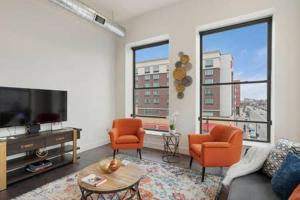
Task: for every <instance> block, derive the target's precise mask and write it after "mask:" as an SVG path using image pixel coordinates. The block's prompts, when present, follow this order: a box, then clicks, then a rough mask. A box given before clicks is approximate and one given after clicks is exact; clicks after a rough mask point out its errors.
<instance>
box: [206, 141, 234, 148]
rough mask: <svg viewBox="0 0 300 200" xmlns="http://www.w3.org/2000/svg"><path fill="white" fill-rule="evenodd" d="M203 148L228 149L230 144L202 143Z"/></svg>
mask: <svg viewBox="0 0 300 200" xmlns="http://www.w3.org/2000/svg"><path fill="white" fill-rule="evenodd" d="M202 147H203V148H228V147H230V143H228V142H204V143H202Z"/></svg>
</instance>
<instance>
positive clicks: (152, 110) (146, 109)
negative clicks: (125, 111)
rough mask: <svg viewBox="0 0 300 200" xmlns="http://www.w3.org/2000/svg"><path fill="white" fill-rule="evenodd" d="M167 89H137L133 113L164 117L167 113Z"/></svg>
mask: <svg viewBox="0 0 300 200" xmlns="http://www.w3.org/2000/svg"><path fill="white" fill-rule="evenodd" d="M168 99H169V89H168V88H160V89H139V90H138V91H136V94H135V100H136V102H138V104H135V114H136V115H143V116H155V117H166V116H168V114H169V105H168Z"/></svg>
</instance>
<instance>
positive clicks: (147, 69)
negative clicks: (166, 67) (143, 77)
mask: <svg viewBox="0 0 300 200" xmlns="http://www.w3.org/2000/svg"><path fill="white" fill-rule="evenodd" d="M144 69H145V74H149V73H150V67H149V66H146V67H145V68H144Z"/></svg>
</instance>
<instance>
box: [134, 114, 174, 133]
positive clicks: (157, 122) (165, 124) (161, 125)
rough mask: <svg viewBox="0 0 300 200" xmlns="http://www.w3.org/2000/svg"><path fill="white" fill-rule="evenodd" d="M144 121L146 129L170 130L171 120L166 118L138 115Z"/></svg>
mask: <svg viewBox="0 0 300 200" xmlns="http://www.w3.org/2000/svg"><path fill="white" fill-rule="evenodd" d="M137 118H138V119H141V120H142V121H143V125H144V129H149V130H156V131H168V130H169V121H168V120H167V119H166V118H151V117H137Z"/></svg>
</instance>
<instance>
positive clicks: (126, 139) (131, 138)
mask: <svg viewBox="0 0 300 200" xmlns="http://www.w3.org/2000/svg"><path fill="white" fill-rule="evenodd" d="M116 143H117V144H130V143H139V139H138V137H137V136H136V135H122V136H119V137H118V138H117V140H116Z"/></svg>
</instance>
